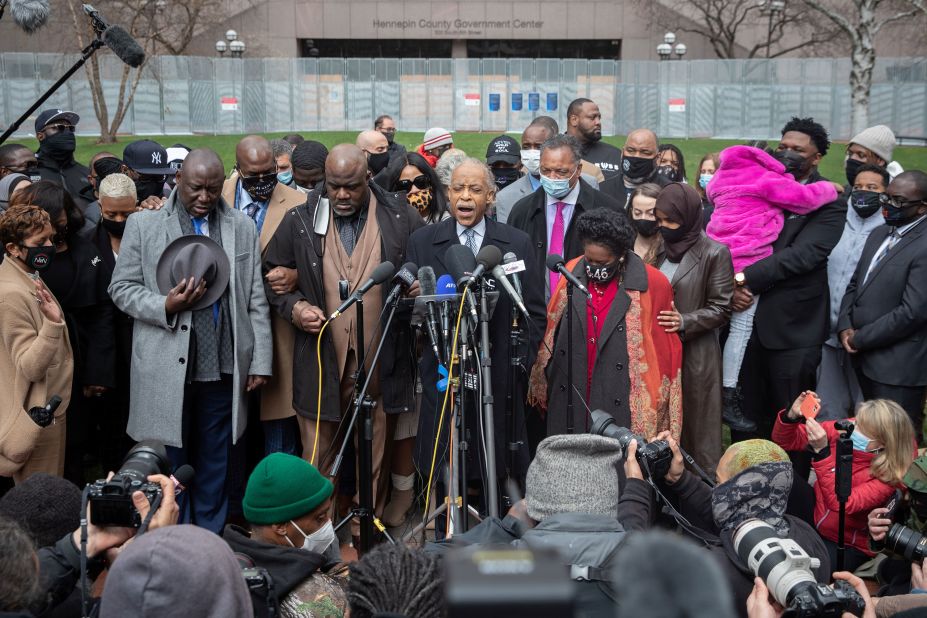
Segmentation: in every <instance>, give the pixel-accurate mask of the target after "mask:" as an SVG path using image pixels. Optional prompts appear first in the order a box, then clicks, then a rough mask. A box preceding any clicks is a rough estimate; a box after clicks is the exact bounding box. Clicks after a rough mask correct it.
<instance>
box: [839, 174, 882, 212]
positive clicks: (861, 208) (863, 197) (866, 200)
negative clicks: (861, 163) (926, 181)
mask: <svg viewBox="0 0 927 618" xmlns="http://www.w3.org/2000/svg"><path fill="white" fill-rule="evenodd" d="M847 176H849V173H848V174H847ZM880 195H882V194H881V193H876V192H875V191H857V190H855V189H854V190H853V192H852V193H850V206H852V207H853V210H855V211H856V214H858V215H859V216H860V217H862V218H863V219H868V218H869V217H871V216H872V215H874V214H875V213H877V212H879V211H880V210H881V209H882V203H881V202H879V196H880Z"/></svg>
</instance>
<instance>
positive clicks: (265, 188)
mask: <svg viewBox="0 0 927 618" xmlns="http://www.w3.org/2000/svg"><path fill="white" fill-rule="evenodd" d="M241 186H242V188H244V190H245V191H247V192H248V193H249V194H250V195H251V197H252V198H254V199H255V200H257V201H258V202H266V201H267V200H269V199H270V196H271V195H273V194H274V189H276V188H277V175H276V174H271V175H269V176H258V177H252V178H245V177H244V176H242V178H241Z"/></svg>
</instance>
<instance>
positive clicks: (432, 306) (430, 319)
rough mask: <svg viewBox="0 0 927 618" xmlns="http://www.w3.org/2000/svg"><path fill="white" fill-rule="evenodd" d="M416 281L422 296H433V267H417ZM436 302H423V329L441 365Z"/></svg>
mask: <svg viewBox="0 0 927 618" xmlns="http://www.w3.org/2000/svg"><path fill="white" fill-rule="evenodd" d="M418 281H419V285H420V286H421V288H422V296H434V295H435V292H437V290H438V286H437V284H436V283H435V269H434V268H432V267H431V266H422V267H421V268H419V269H418ZM436 305H437V303H435V301H433V300H429V301H427V302H426V303H425V308H426V309H427V312H426V313H425V330H427V331H428V340H429V341H430V342H431V349H432V350H433V351H434V353H435V358H437V359H438V364H439V365H443V364H444V359H443V358H442V356H443V355H442V354H441V352H440V350H441V338H440V335H439V334H438V317H437V308H436Z"/></svg>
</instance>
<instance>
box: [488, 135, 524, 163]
mask: <svg viewBox="0 0 927 618" xmlns="http://www.w3.org/2000/svg"><path fill="white" fill-rule="evenodd" d="M499 161H502V162H503V163H513V164H517V163H520V162H521V146H519V145H518V142H516V141H515V140H514V139H513V138H511V137H509V136H508V135H500V136H499V137H497V138H495V139H493V140H492V141H491V142H489V147H488V148H487V149H486V163H488V164H489V165H492V164H493V163H497V162H499Z"/></svg>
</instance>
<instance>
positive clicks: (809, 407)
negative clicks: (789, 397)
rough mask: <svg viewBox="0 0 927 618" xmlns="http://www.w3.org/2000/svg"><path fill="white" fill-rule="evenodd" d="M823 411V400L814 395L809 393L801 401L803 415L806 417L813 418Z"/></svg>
mask: <svg viewBox="0 0 927 618" xmlns="http://www.w3.org/2000/svg"><path fill="white" fill-rule="evenodd" d="M820 411H821V402H820V401H819V400H818V398H817V397H815V396H814V395H808V396H807V397H805V398H804V400H802V402H801V415H802V416H804V417H805V418H806V419H812V418H814V417H816V416H817V415H818V412H820Z"/></svg>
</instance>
